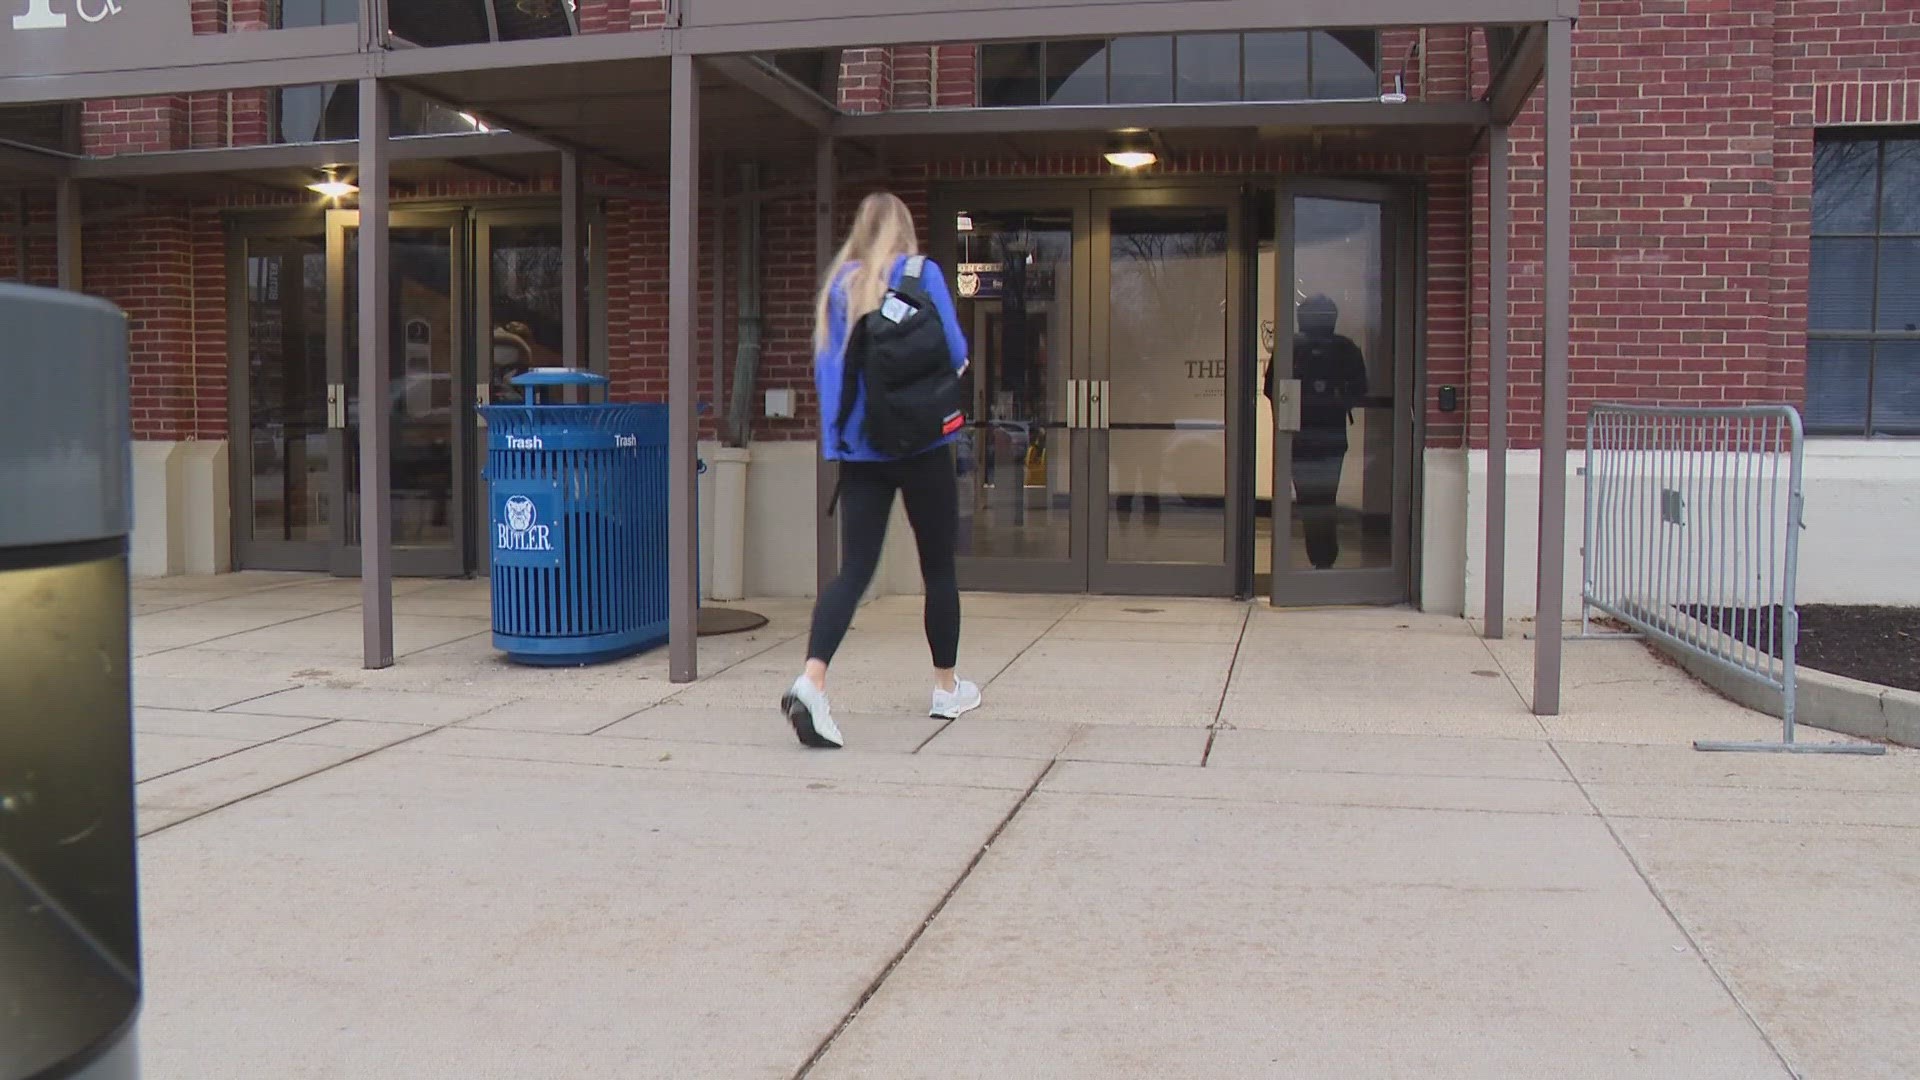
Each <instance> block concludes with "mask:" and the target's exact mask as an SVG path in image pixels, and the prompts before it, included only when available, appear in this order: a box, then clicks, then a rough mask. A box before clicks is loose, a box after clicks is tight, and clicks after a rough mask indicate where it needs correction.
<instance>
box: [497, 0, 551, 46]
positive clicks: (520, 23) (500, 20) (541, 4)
mask: <svg viewBox="0 0 1920 1080" xmlns="http://www.w3.org/2000/svg"><path fill="white" fill-rule="evenodd" d="M493 21H494V25H495V26H497V27H499V29H500V40H501V41H526V40H528V39H530V38H550V37H567V36H569V35H571V34H572V33H573V12H572V11H571V10H570V9H569V8H568V6H567V2H566V0H493ZM483 40H484V39H483Z"/></svg>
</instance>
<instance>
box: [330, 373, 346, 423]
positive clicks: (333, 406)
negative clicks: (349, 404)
mask: <svg viewBox="0 0 1920 1080" xmlns="http://www.w3.org/2000/svg"><path fill="white" fill-rule="evenodd" d="M346 390H347V388H346V386H345V385H343V384H341V383H328V384H327V426H328V427H330V428H333V429H334V430H335V431H339V430H341V429H343V428H345V427H346V426H347V409H346V404H345V399H346V396H347V394H346Z"/></svg>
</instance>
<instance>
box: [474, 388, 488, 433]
mask: <svg viewBox="0 0 1920 1080" xmlns="http://www.w3.org/2000/svg"><path fill="white" fill-rule="evenodd" d="M491 404H493V387H491V386H489V385H487V384H486V383H475V384H474V386H473V407H474V413H473V422H474V424H476V425H478V426H479V427H486V426H487V414H486V413H483V412H481V411H479V410H481V409H484V408H486V407H487V406H489V405H491Z"/></svg>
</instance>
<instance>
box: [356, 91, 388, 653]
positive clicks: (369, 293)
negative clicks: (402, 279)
mask: <svg viewBox="0 0 1920 1080" xmlns="http://www.w3.org/2000/svg"><path fill="white" fill-rule="evenodd" d="M392 93H393V92H392V91H391V90H390V89H388V87H387V86H386V85H385V84H384V83H381V82H380V81H379V80H377V79H362V80H360V177H359V184H360V281H359V286H358V287H359V301H360V311H359V313H358V317H359V323H360V325H359V332H360V358H359V359H360V608H361V616H362V618H361V663H362V665H363V666H365V667H368V668H387V667H392V666H393V499H392V497H391V494H390V492H391V490H392V479H391V476H390V475H389V473H390V470H389V459H390V458H391V456H392V435H393V412H392V410H391V409H389V408H388V407H387V387H388V386H389V385H390V384H391V382H392V370H393V369H392V366H391V353H392V349H393V321H392V316H393V305H392V298H391V296H390V295H389V293H388V288H389V286H390V284H391V281H392V277H391V269H390V267H389V266H388V258H387V253H388V250H389V244H388V229H387V208H388V205H389V203H390V198H391V196H390V194H389V191H388V179H389V174H388V162H387V150H388V147H387V132H388V126H387V122H388V117H389V115H390V110H389V106H390V104H391V103H392Z"/></svg>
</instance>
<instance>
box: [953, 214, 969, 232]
mask: <svg viewBox="0 0 1920 1080" xmlns="http://www.w3.org/2000/svg"><path fill="white" fill-rule="evenodd" d="M953 228H954V231H955V232H972V231H973V215H972V214H969V213H967V212H966V211H965V210H962V211H960V213H959V214H958V215H956V216H955V217H954V219H953Z"/></svg>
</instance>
